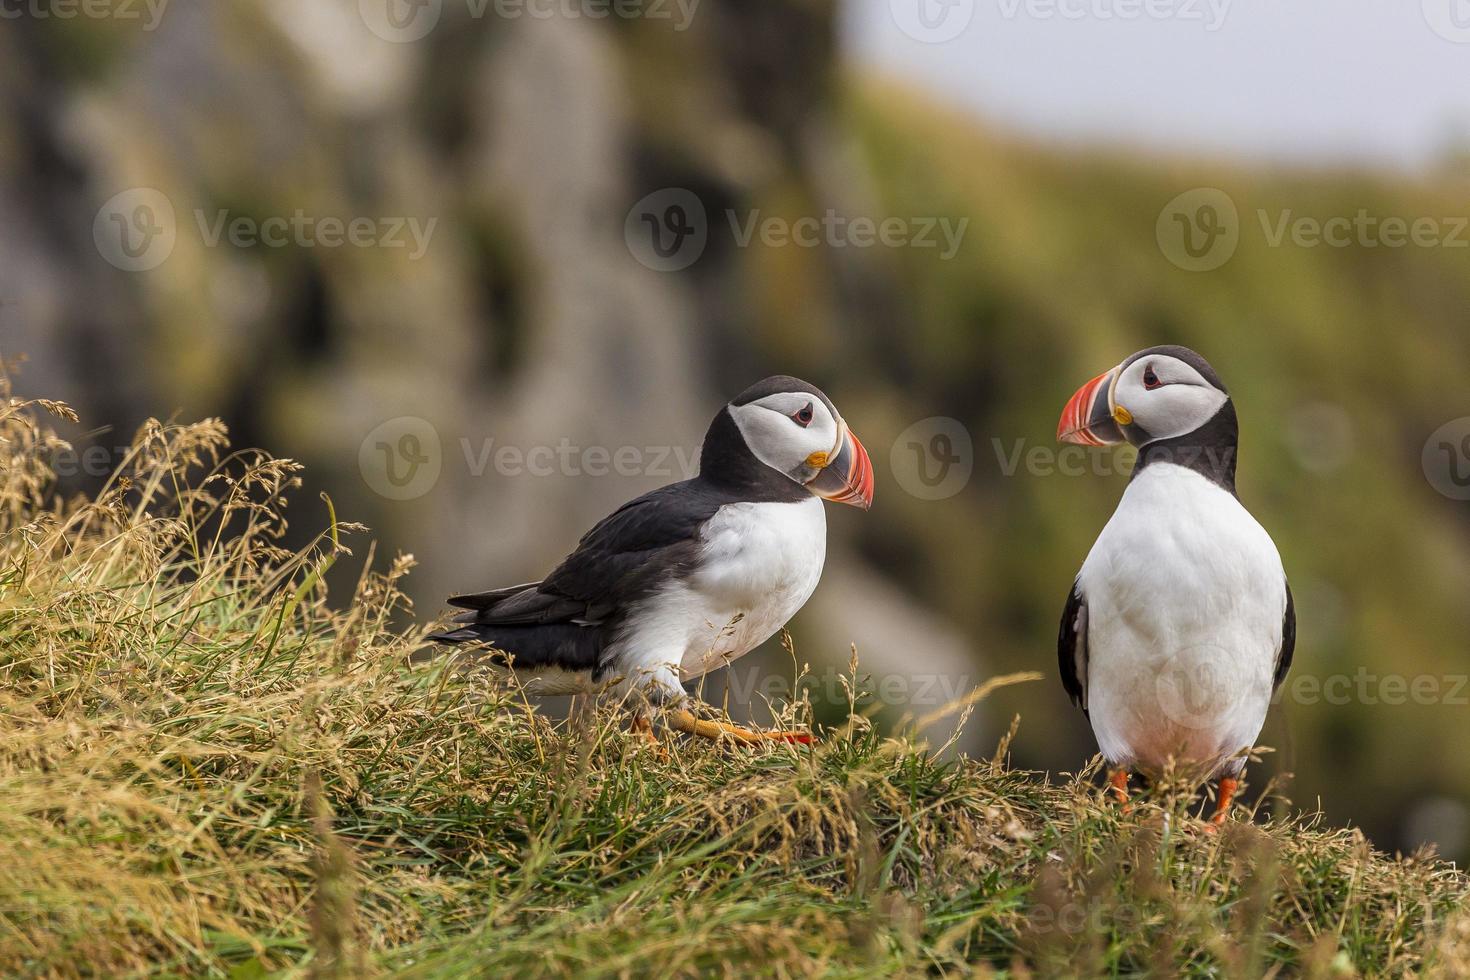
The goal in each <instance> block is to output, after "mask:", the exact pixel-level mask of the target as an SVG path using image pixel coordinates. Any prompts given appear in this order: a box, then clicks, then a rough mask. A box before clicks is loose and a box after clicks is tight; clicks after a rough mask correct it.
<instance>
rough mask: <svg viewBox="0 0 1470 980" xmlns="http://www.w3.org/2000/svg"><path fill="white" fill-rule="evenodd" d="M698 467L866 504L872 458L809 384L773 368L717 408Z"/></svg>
mask: <svg viewBox="0 0 1470 980" xmlns="http://www.w3.org/2000/svg"><path fill="white" fill-rule="evenodd" d="M700 474H701V476H704V477H706V478H710V479H715V480H724V481H725V482H732V483H737V484H743V485H748V486H751V487H755V488H761V487H765V488H770V487H771V486H772V485H773V484H774V487H775V490H776V492H777V493H778V494H779V493H781V492H782V491H781V489H780V488H782V487H785V488H787V490H790V491H796V492H798V493H799V492H800V490H801V488H805V490H806V491H807V492H809V493H812V494H815V495H817V496H818V497H824V498H826V499H827V500H833V501H836V502H838V503H843V504H851V505H853V506H854V507H861V508H862V509H863V510H867V509H868V508H869V507H870V506H872V503H873V464H872V462H871V461H870V460H869V459H868V453H867V450H865V449H863V444H862V443H861V442H859V441H858V439H857V436H855V435H853V434H852V431H851V430H850V429H848V427H847V423H846V422H844V421H843V420H842V416H841V415H840V414H839V413H838V411H837V408H836V406H835V405H833V404H832V400H831V399H830V398H828V397H827V396H826V395H825V394H823V393H822V390H821V389H820V388H818V387H817V386H816V385H812V384H808V383H807V382H805V381H802V380H801V379H799V378H792V377H788V376H786V375H777V376H775V377H770V378H766V379H765V380H763V381H758V382H756V383H755V384H753V385H751V386H750V387H749V388H747V389H745V390H744V391H743V392H741V393H740V394H739V395H738V396H737V397H736V398H735V399H733V400H732V401H731V402H730V403H729V404H728V405H726V406H725V407H724V408H723V409H721V411H720V414H719V415H717V416H716V417H715V420H714V422H713V423H712V424H711V425H710V429H709V433H708V434H707V435H706V436H705V440H704V449H703V450H702V451H701V454H700Z"/></svg>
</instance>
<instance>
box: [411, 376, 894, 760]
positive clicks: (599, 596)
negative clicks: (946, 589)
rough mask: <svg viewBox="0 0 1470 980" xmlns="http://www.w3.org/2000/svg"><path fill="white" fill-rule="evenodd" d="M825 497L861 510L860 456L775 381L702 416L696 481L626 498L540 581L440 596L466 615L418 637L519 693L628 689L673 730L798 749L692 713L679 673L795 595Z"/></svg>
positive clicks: (807, 591)
mask: <svg viewBox="0 0 1470 980" xmlns="http://www.w3.org/2000/svg"><path fill="white" fill-rule="evenodd" d="M824 501H832V502H835V503H841V504H849V505H852V506H855V507H858V508H861V509H863V510H867V509H868V508H869V507H870V506H872V503H873V464H872V462H871V460H870V459H869V458H868V453H867V451H866V450H865V449H864V448H863V444H862V443H861V442H860V441H858V438H857V436H856V435H854V434H853V433H852V430H851V429H849V428H848V426H847V423H846V422H845V421H843V418H842V415H841V414H840V413H839V412H838V411H837V407H836V406H835V405H834V404H833V403H832V400H831V399H830V398H828V397H827V396H826V395H825V394H824V393H823V392H822V391H821V389H819V388H817V387H816V386H815V385H812V384H809V383H808V382H805V381H802V380H800V379H798V378H793V377H789V376H785V375H778V376H775V377H769V378H766V379H764V380H763V381H758V382H756V383H755V384H753V385H751V386H750V387H749V388H747V389H745V391H743V392H741V393H740V395H739V396H737V397H736V398H735V399H733V400H732V401H730V402H729V403H728V404H726V405H725V406H724V407H723V408H721V409H720V410H719V412H718V413H716V415H715V417H714V420H713V421H712V422H711V423H710V426H709V429H708V431H707V432H706V434H705V437H704V443H703V445H702V447H701V449H700V456H699V470H698V475H697V476H695V477H694V478H693V479H689V480H684V481H682V482H679V483H674V484H671V485H669V486H666V487H663V488H661V489H658V490H654V491H653V492H651V493H647V494H644V495H643V496H641V497H638V498H637V499H635V500H632V501H630V502H628V503H626V504H624V505H623V506H622V507H620V508H618V510H616V511H614V512H613V513H612V514H611V515H609V516H608V517H606V518H605V519H603V520H602V521H601V522H600V523H598V524H597V525H596V526H594V527H593V528H592V529H591V530H590V531H588V532H587V533H586V534H585V535H584V536H583V537H582V539H581V541H580V542H579V543H578V545H577V547H576V549H575V550H574V551H573V552H572V553H571V554H570V555H568V556H567V557H566V558H565V559H564V560H563V561H562V562H561V564H560V565H558V566H557V567H556V568H555V570H553V571H552V572H551V574H550V575H548V576H547V577H546V578H544V579H542V580H541V581H539V582H528V583H525V584H522V585H513V586H509V587H507V588H499V589H492V590H490V591H487V592H477V593H472V594H467V595H457V596H453V597H452V598H450V599H449V604H450V605H452V606H454V607H456V608H459V609H464V610H467V611H466V612H464V613H461V614H459V615H457V616H456V617H455V618H454V623H455V624H457V625H456V628H454V629H450V630H448V631H445V632H441V633H436V634H433V635H431V636H430V637H429V639H430V640H434V641H437V642H440V643H446V644H459V645H471V646H474V647H478V648H480V649H481V650H487V649H488V652H489V654H490V657H491V660H492V662H493V663H496V664H497V665H499V666H501V667H504V668H508V669H509V670H510V671H512V672H513V673H514V674H515V675H516V676H517V678H519V679H520V680H521V681H522V682H523V683H524V685H525V689H526V690H527V692H528V693H532V694H579V693H592V692H597V693H600V694H603V695H604V696H606V695H612V696H613V697H614V698H617V699H619V700H621V701H623V702H627V701H628V699H630V698H631V699H632V703H633V707H634V720H633V724H634V727H635V729H637V730H639V731H641V732H643V733H644V734H645V735H646V736H648V737H650V738H652V737H653V736H652V732H651V725H650V723H649V721H648V716H647V712H648V710H649V709H658V710H660V711H661V712H662V714H663V717H664V719H665V722H666V724H667V725H668V726H669V727H670V728H672V729H674V730H676V731H682V732H686V733H689V734H693V735H699V736H703V737H706V738H712V739H720V738H729V739H733V740H735V741H737V742H742V743H757V742H765V741H768V740H774V741H783V742H800V743H810V735H809V734H808V733H805V732H758V731H752V730H750V729H746V728H742V727H740V726H736V725H730V724H727V723H722V722H714V721H708V720H704V719H699V718H696V717H695V716H694V715H693V713H692V712H690V711H689V710H688V708H687V701H688V695H687V693H686V691H685V689H684V684H685V683H686V682H689V681H692V680H694V679H696V678H699V677H702V676H703V675H704V674H706V673H707V672H709V671H711V670H714V669H716V668H718V667H723V666H725V665H726V664H728V663H730V662H731V661H733V660H735V659H736V658H737V657H740V656H743V655H744V654H746V653H748V652H750V651H751V650H753V649H754V648H756V647H757V646H759V645H760V644H762V643H764V642H765V641H766V640H768V639H769V638H770V637H771V636H772V635H774V634H775V633H776V631H777V630H779V629H781V627H782V626H784V625H785V624H786V622H787V621H788V620H790V619H791V617H792V616H793V615H795V614H796V612H797V610H799V609H801V607H802V606H803V605H804V604H805V603H806V601H807V599H808V598H810V596H811V594H812V592H813V590H815V589H816V587H817V582H818V580H819V579H820V578H821V575H822V565H823V562H824V561H825V558H826V551H827V524H826V514H825V511H824Z"/></svg>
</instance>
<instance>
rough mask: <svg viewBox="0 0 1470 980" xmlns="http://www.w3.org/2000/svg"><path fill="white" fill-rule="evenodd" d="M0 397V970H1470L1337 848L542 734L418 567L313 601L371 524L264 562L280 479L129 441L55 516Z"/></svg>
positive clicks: (1300, 827)
mask: <svg viewBox="0 0 1470 980" xmlns="http://www.w3.org/2000/svg"><path fill="white" fill-rule="evenodd" d="M0 397H3V399H4V403H5V405H6V407H4V408H0V439H3V442H0V453H3V456H0V459H3V469H0V533H3V539H0V540H3V545H0V546H3V558H4V565H3V573H0V726H3V727H0V854H3V855H4V860H3V866H0V973H3V974H5V975H21V976H25V975H60V976H77V975H100V976H126V975H136V974H149V975H155V974H163V975H212V976H231V977H254V976H263V975H267V974H271V973H275V972H278V971H279V972H282V973H287V974H298V973H303V972H310V973H313V974H316V975H321V976H333V975H340V976H359V975H362V974H364V973H371V972H384V973H393V974H402V975H408V976H425V977H429V976H461V975H486V976H491V975H502V974H504V973H506V972H515V973H518V974H528V973H529V974H544V975H565V976H571V975H627V976H634V975H644V974H654V975H658V974H670V975H690V974H695V973H703V972H716V973H722V972H735V971H738V970H740V969H741V968H745V969H751V968H754V969H758V970H759V971H761V972H763V973H768V974H775V975H780V976H805V975H812V974H834V975H852V976H857V975H864V974H868V973H871V972H872V971H875V970H878V971H889V972H906V973H912V972H951V971H953V972H964V971H968V970H970V969H978V970H979V971H980V972H982V973H983V972H986V971H989V970H994V971H997V972H998V973H1001V974H1011V975H1026V974H1028V973H1030V972H1034V973H1039V974H1042V975H1071V976H1089V975H1101V974H1108V973H1128V972H1138V971H1152V972H1154V973H1157V974H1159V975H1172V974H1189V975H1197V976H1227V977H1257V976H1261V975H1263V974H1265V973H1269V972H1271V971H1274V970H1284V972H1286V973H1289V974H1305V975H1318V976H1335V975H1350V974H1352V973H1353V972H1354V971H1357V972H1360V973H1362V974H1364V975H1378V974H1410V973H1415V972H1424V973H1436V972H1438V973H1442V974H1445V975H1450V974H1454V973H1457V972H1458V973H1460V974H1461V975H1463V974H1464V973H1465V971H1467V970H1470V920H1467V919H1466V918H1464V917H1463V914H1462V913H1460V912H1459V909H1460V908H1461V906H1462V905H1463V904H1464V901H1465V898H1466V893H1467V888H1466V880H1465V878H1464V876H1463V875H1461V874H1460V873H1458V872H1456V871H1455V870H1454V869H1452V868H1450V867H1448V866H1445V865H1442V864H1438V863H1436V862H1433V861H1429V860H1413V861H1395V860H1390V859H1388V858H1386V857H1384V856H1383V855H1380V854H1376V853H1374V852H1373V851H1372V850H1371V849H1370V848H1369V847H1368V846H1367V845H1366V844H1365V843H1364V842H1363V840H1362V838H1361V836H1360V835H1359V834H1357V833H1356V832H1353V831H1349V830H1331V829H1323V828H1320V827H1316V826H1314V825H1312V824H1311V823H1310V822H1307V823H1302V822H1299V821H1298V822H1276V823H1271V824H1267V825H1260V826H1239V827H1237V828H1234V829H1233V830H1231V831H1229V832H1227V833H1225V834H1222V835H1219V836H1210V835H1205V834H1202V833H1200V832H1199V830H1198V829H1197V825H1196V824H1195V823H1194V822H1192V821H1191V820H1190V819H1189V818H1188V815H1187V812H1186V811H1187V808H1188V806H1189V801H1188V800H1187V799H1186V798H1175V797H1160V798H1158V799H1155V800H1153V801H1149V802H1145V803H1143V804H1141V805H1139V806H1137V807H1135V809H1134V810H1133V811H1132V812H1131V813H1130V814H1129V815H1126V816H1125V815H1123V814H1121V813H1120V812H1119V811H1118V810H1117V809H1116V808H1115V807H1112V806H1111V805H1108V804H1105V803H1102V802H1101V801H1100V800H1099V798H1098V795H1097V793H1096V791H1095V790H1094V789H1093V787H1092V784H1091V782H1090V781H1089V775H1090V774H1087V773H1084V774H1082V775H1080V776H1079V777H1077V778H1075V779H1073V780H1071V781H1070V782H1067V783H1064V784H1056V783H1051V782H1048V781H1046V780H1044V779H1042V778H1039V777H1038V776H1036V775H1035V774H1031V773H1024V772H1016V771H1012V770H1009V769H1007V768H1006V767H1005V766H1004V764H1003V763H1002V762H1000V761H992V762H980V761H964V762H958V763H951V764H942V763H939V762H937V761H935V759H934V758H932V757H931V756H930V755H928V754H926V753H925V752H924V751H922V750H921V749H920V748H918V747H916V746H914V745H913V744H911V743H909V742H907V741H904V740H894V739H886V738H883V737H880V736H879V735H878V734H877V733H875V732H873V731H872V730H871V729H870V728H869V727H868V726H867V724H866V723H865V722H863V720H862V719H860V718H857V719H854V720H853V721H852V722H851V723H850V724H849V725H848V726H847V727H846V728H845V729H843V730H840V731H833V732H826V733H823V734H824V739H823V742H822V744H821V745H820V746H819V747H817V748H816V749H815V750H810V751H808V750H801V749H797V748H794V747H773V748H771V749H769V750H764V751H759V752H750V751H733V750H730V751H727V750H724V749H722V748H720V747H717V746H711V745H707V744H703V743H688V742H682V741H677V742H671V743H669V746H668V749H669V751H668V753H667V755H660V754H659V753H658V752H656V751H654V750H653V749H652V748H651V747H649V746H647V745H645V744H643V743H642V742H641V741H640V740H639V739H637V738H636V737H630V736H629V735H627V734H626V733H625V732H624V730H623V727H622V725H621V723H620V721H619V719H617V718H615V717H611V716H608V715H605V714H600V713H594V712H584V713H582V714H580V715H578V716H576V717H574V718H573V719H572V720H571V721H568V722H561V723H553V722H552V721H549V720H548V719H547V718H546V717H545V716H544V715H540V714H537V713H535V712H534V711H532V710H531V709H530V707H529V706H528V705H527V704H526V702H525V700H524V699H523V698H522V697H520V696H519V695H518V694H517V692H516V691H515V690H513V689H512V688H510V687H507V686H505V685H504V684H502V683H500V682H497V681H496V680H495V679H494V678H492V677H489V676H486V675H483V674H477V673H473V672H470V671H465V670H453V669H449V667H448V665H447V664H446V663H444V662H442V661H437V662H429V663H415V662H413V660H412V659H411V654H412V653H413V652H414V651H415V650H416V649H417V648H419V646H420V645H421V644H420V642H419V639H418V637H419V636H420V635H421V634H420V633H418V632H413V633H400V632H395V631H394V629H393V628H392V627H391V626H390V623H391V622H392V621H393V619H394V614H395V612H396V611H398V610H400V609H402V607H403V599H402V597H401V595H400V593H399V592H398V589H397V585H398V582H399V580H400V579H401V577H402V576H403V575H405V574H406V573H407V572H408V570H409V567H410V565H411V561H410V560H409V559H407V558H401V559H399V560H397V561H395V562H393V563H392V564H391V566H390V568H389V570H388V571H387V572H386V573H385V574H367V573H365V574H364V575H363V576H362V578H361V579H360V581H359V584H358V586H357V589H356V594H355V595H353V596H352V597H350V600H345V599H344V601H341V602H339V603H338V604H337V606H338V608H336V609H334V608H333V607H332V606H329V605H328V604H327V601H326V599H327V597H326V592H325V586H324V584H323V575H324V572H325V570H326V569H327V567H329V566H330V565H331V563H332V562H334V561H336V560H338V559H339V558H342V557H344V556H346V554H347V552H346V550H345V547H344V545H343V540H344V537H345V536H346V535H348V534H349V533H350V532H352V531H354V530H356V529H355V528H351V527H349V526H346V525H340V524H334V525H332V526H331V527H329V528H328V529H327V531H326V532H324V534H323V535H322V536H321V537H320V539H319V540H318V541H317V543H316V545H315V546H314V547H312V548H310V549H308V550H306V551H304V552H301V553H295V554H293V553H288V552H286V551H283V550H282V549H281V548H280V546H279V542H280V540H281V533H282V531H283V529H284V526H285V525H284V516H283V515H284V513H285V507H286V497H287V496H288V495H289V493H290V491H291V490H292V489H293V488H294V486H295V483H296V474H295V467H294V466H293V465H291V464H289V463H285V462H281V461H275V460H271V459H269V458H267V457H265V456H263V455H260V454H252V453H245V454H233V455H230V454H227V449H226V442H225V434H224V431H223V429H222V427H221V426H220V425H219V424H218V423H217V422H204V423H200V424H198V425H192V426H163V425H158V424H149V425H148V426H146V427H145V428H144V429H143V431H142V432H140V433H139V435H138V438H137V441H136V443H135V449H134V452H133V454H132V456H131V457H130V458H129V459H128V460H127V461H126V463H125V464H124V465H123V466H122V467H121V469H120V471H119V472H118V474H117V475H116V476H115V477H114V479H113V481H112V482H111V483H110V484H109V486H108V487H107V489H106V490H105V492H103V493H102V494H100V495H99V497H98V499H96V500H95V501H72V502H62V501H59V500H57V499H56V498H55V496H54V494H53V493H52V491H51V479H50V474H49V472H48V470H47V468H46V464H45V460H46V459H47V458H48V455H49V454H50V453H51V452H52V451H53V450H54V449H55V439H54V437H53V436H51V435H50V434H48V432H47V431H46V429H45V427H44V425H43V424H42V423H41V422H40V421H38V419H39V418H41V417H43V416H44V413H45V412H46V411H51V412H54V413H57V414H65V413H66V411H67V410H66V409H65V408H64V407H63V406H59V405H55V404H48V403H39V402H34V403H25V402H18V401H16V400H14V399H12V398H10V396H9V390H8V388H7V389H5V390H4V391H3V392H0ZM1456 916H1459V917H1458V918H1456Z"/></svg>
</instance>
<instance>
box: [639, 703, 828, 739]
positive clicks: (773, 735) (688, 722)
mask: <svg viewBox="0 0 1470 980" xmlns="http://www.w3.org/2000/svg"><path fill="white" fill-rule="evenodd" d="M666 718H667V720H668V723H669V727H670V728H672V729H674V730H675V731H678V732H685V733H687V734H689V735H698V736H700V737H701V738H708V739H714V740H716V741H718V740H720V739H730V740H731V741H734V742H737V743H739V744H741V745H758V744H761V743H763V742H784V743H787V744H790V745H811V744H812V735H811V732H800V731H789V732H787V731H781V732H758V731H752V730H751V729H749V728H741V727H740V726H739V725H732V724H729V723H728V722H723V721H706V720H704V719H702V718H696V717H694V715H692V714H690V713H689V712H688V711H685V710H684V709H682V708H678V709H675V710H673V711H670V712H669V713H668V715H667V716H666Z"/></svg>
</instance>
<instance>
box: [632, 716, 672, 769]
mask: <svg viewBox="0 0 1470 980" xmlns="http://www.w3.org/2000/svg"><path fill="white" fill-rule="evenodd" d="M631 727H632V729H633V731H635V732H637V733H638V734H639V735H640V736H642V738H643V740H644V741H646V742H647V743H648V744H649V745H652V746H653V750H654V752H656V753H657V754H658V757H659V758H660V759H663V760H667V759H668V757H669V751H668V749H666V748H664V747H663V744H662V743H661V742H659V740H658V736H657V735H655V734H654V733H653V723H652V722H650V721H649V720H648V719H647V718H645V717H644V716H643V715H634V716H633V724H632V726H631Z"/></svg>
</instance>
